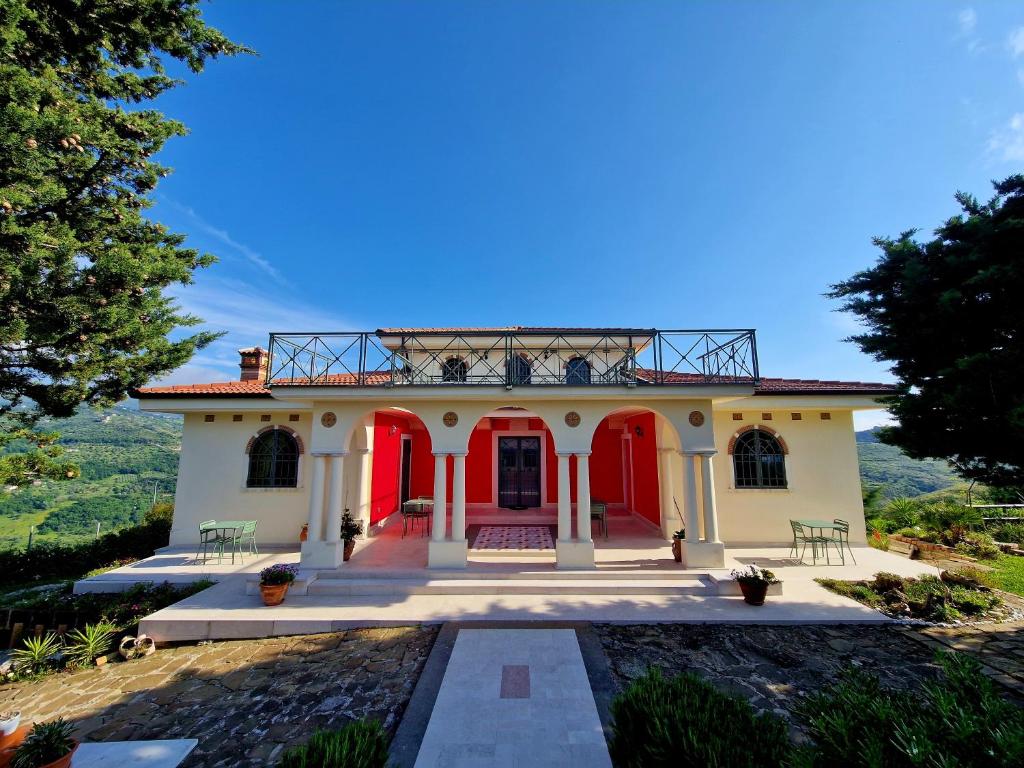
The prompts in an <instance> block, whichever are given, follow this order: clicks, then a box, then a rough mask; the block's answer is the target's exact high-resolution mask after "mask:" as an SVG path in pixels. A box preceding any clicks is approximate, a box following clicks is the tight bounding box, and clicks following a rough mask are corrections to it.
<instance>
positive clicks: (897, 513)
mask: <svg viewBox="0 0 1024 768" xmlns="http://www.w3.org/2000/svg"><path fill="white" fill-rule="evenodd" d="M920 516H921V504H920V503H919V502H916V501H914V500H913V499H908V498H906V497H905V496H900V497H899V498H895V499H892V500H890V501H889V503H888V504H886V505H885V507H883V508H882V514H881V517H882V518H883V519H884V520H885V521H886V524H887V525H890V526H892V530H889V531H886V533H892V531H895V530H897V529H899V528H909V527H911V526H914V525H917V522H918V520H919V519H920Z"/></svg>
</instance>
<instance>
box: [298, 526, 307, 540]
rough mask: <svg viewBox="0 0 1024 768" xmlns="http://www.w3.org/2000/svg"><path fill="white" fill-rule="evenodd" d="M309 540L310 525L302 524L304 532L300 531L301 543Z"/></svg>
mask: <svg viewBox="0 0 1024 768" xmlns="http://www.w3.org/2000/svg"><path fill="white" fill-rule="evenodd" d="M308 539H309V523H303V524H302V530H301V531H299V541H300V542H302V541H307V540H308Z"/></svg>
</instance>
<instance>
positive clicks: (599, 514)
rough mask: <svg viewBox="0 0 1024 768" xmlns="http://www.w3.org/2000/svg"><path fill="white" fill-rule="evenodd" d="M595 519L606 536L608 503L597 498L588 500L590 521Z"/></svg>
mask: <svg viewBox="0 0 1024 768" xmlns="http://www.w3.org/2000/svg"><path fill="white" fill-rule="evenodd" d="M594 520H597V521H598V523H600V526H601V533H602V534H603V535H604V537H605V538H606V539H607V538H608V505H607V504H606V503H605V502H603V501H600V500H599V499H591V501H590V522H593V521H594Z"/></svg>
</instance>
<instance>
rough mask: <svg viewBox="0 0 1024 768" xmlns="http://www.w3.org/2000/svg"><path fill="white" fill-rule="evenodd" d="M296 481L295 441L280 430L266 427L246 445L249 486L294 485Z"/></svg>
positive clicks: (246, 482)
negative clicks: (247, 448)
mask: <svg viewBox="0 0 1024 768" xmlns="http://www.w3.org/2000/svg"><path fill="white" fill-rule="evenodd" d="M298 483H299V444H298V441H297V440H296V439H295V438H294V437H293V436H292V435H291V434H290V433H289V432H287V431H285V430H283V429H268V430H267V431H266V432H263V433H262V434H260V435H257V436H256V438H255V439H254V440H253V441H252V445H251V446H250V448H249V476H248V477H247V478H246V481H245V484H246V486H248V487H249V488H295V487H296V486H297V485H298Z"/></svg>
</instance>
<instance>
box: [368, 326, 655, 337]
mask: <svg viewBox="0 0 1024 768" xmlns="http://www.w3.org/2000/svg"><path fill="white" fill-rule="evenodd" d="M376 333H377V335H378V336H399V335H402V334H421V335H424V336H428V335H433V334H446V333H472V334H481V333H552V334H557V333H593V334H597V335H602V336H603V335H607V334H612V335H614V334H633V335H642V334H652V333H654V331H653V330H652V329H650V328H557V327H554V326H538V325H506V326H494V327H483V328H378V329H377V330H376Z"/></svg>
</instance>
